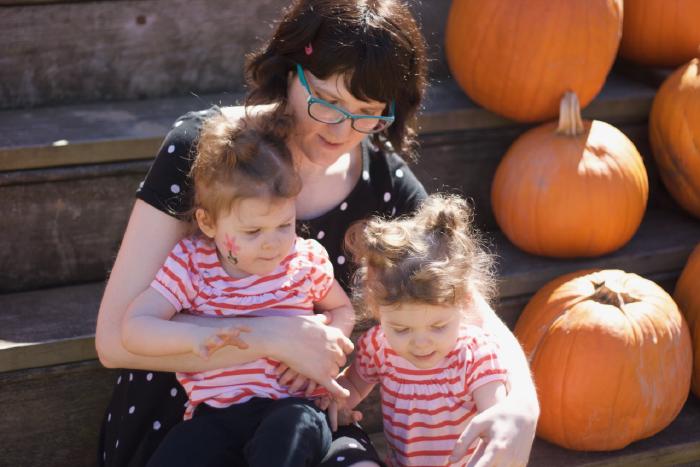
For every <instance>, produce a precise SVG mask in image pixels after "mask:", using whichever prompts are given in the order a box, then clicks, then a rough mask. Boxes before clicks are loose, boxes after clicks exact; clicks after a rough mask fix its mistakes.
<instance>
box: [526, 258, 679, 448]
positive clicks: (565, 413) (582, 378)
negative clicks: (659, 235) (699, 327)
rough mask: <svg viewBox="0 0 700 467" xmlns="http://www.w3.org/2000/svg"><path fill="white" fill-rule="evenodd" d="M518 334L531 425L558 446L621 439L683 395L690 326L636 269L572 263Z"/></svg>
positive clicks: (648, 430) (648, 432)
mask: <svg viewBox="0 0 700 467" xmlns="http://www.w3.org/2000/svg"><path fill="white" fill-rule="evenodd" d="M515 335H516V336H517V337H518V339H519V340H520V343H521V344H522V346H523V349H524V351H525V353H526V355H527V356H528V359H529V360H530V364H531V367H532V372H533V376H534V379H535V384H536V386H537V391H538V395H539V400H540V408H541V414H540V419H539V422H538V426H537V434H538V435H539V436H540V437H542V438H544V439H546V440H547V441H550V442H553V443H556V444H558V445H560V446H563V447H566V448H569V449H577V450H586V451H604V450H613V449H621V448H623V447H625V446H627V445H628V444H629V443H631V442H633V441H636V440H639V439H643V438H647V437H649V436H652V435H654V434H655V433H657V432H659V431H661V430H662V429H664V428H665V427H666V426H667V425H668V424H669V423H671V421H673V420H674V419H675V417H676V416H677V415H678V413H679V412H680V410H681V408H682V406H683V404H684V403H685V401H686V398H687V396H688V391H689V388H690V374H691V366H692V363H691V359H692V354H691V344H690V335H689V333H688V326H687V324H686V323H685V321H684V319H683V317H682V316H681V314H680V312H679V311H678V308H677V307H676V304H675V303H674V302H673V299H672V298H671V297H670V296H669V295H668V294H667V293H666V292H665V291H664V290H663V289H662V288H661V287H659V286H658V285H656V284H655V283H653V282H651V281H649V280H646V279H644V278H642V277H639V276H637V275H636V274H628V273H626V272H624V271H619V270H604V271H579V272H576V273H571V274H568V275H565V276H562V277H559V278H558V279H555V280H553V281H551V282H550V283H548V284H546V285H545V286H544V287H542V289H540V290H539V291H538V292H537V293H536V294H535V295H534V296H533V297H532V299H531V300H530V302H529V303H528V304H527V306H526V308H525V310H524V311H523V313H522V315H521V316H520V318H519V320H518V322H517V324H516V327H515Z"/></svg>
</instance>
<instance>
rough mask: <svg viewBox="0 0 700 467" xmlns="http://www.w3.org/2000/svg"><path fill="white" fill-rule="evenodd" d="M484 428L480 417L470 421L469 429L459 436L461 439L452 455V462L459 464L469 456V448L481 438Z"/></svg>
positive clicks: (458, 439)
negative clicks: (479, 419)
mask: <svg viewBox="0 0 700 467" xmlns="http://www.w3.org/2000/svg"><path fill="white" fill-rule="evenodd" d="M483 428H484V427H483V426H482V425H481V424H480V423H479V421H478V415H477V416H476V417H474V418H472V419H471V420H470V421H469V423H468V424H467V427H466V428H465V429H464V431H463V432H462V434H461V435H459V438H457V442H456V443H455V447H454V448H453V449H452V454H451V455H450V462H457V461H459V460H460V459H462V458H463V457H464V456H466V455H467V451H468V450H469V446H471V445H472V444H473V443H474V441H475V440H476V439H478V438H479V435H480V434H481V431H482V430H483ZM481 444H483V443H481Z"/></svg>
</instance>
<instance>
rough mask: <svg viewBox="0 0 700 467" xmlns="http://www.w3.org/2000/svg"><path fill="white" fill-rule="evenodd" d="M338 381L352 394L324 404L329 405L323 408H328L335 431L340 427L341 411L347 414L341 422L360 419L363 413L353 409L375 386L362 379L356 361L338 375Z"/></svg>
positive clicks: (332, 427)
mask: <svg viewBox="0 0 700 467" xmlns="http://www.w3.org/2000/svg"><path fill="white" fill-rule="evenodd" d="M337 381H338V383H339V384H340V385H341V386H343V387H344V388H345V389H347V390H348V391H349V392H350V395H349V396H348V397H347V398H345V399H335V400H333V401H329V402H330V403H329V404H324V405H327V407H322V408H323V409H326V408H328V419H329V421H330V423H331V429H332V430H333V431H336V430H337V429H338V415H339V413H340V414H345V419H341V424H345V425H347V424H349V423H352V422H353V421H359V419H360V418H361V417H362V415H361V414H359V412H354V411H353V409H354V408H355V407H357V405H358V404H359V403H360V402H362V401H363V400H364V398H365V397H367V395H368V394H369V393H370V392H371V391H372V389H373V388H374V386H375V385H374V383H368V382H367V381H365V380H364V379H362V377H361V376H360V375H359V374H358V373H357V370H356V367H355V362H353V363H351V364H350V366H348V367H347V368H345V370H343V372H342V373H340V374H339V375H338V378H337Z"/></svg>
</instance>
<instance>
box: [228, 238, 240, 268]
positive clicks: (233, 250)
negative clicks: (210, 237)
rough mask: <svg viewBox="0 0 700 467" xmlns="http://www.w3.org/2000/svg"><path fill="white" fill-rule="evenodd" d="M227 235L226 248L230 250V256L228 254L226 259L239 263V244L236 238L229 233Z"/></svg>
mask: <svg viewBox="0 0 700 467" xmlns="http://www.w3.org/2000/svg"><path fill="white" fill-rule="evenodd" d="M225 235H226V249H227V250H228V256H226V259H227V260H229V261H231V262H232V263H233V264H238V258H237V257H236V255H237V254H238V245H236V239H235V238H232V237H229V236H228V234H225Z"/></svg>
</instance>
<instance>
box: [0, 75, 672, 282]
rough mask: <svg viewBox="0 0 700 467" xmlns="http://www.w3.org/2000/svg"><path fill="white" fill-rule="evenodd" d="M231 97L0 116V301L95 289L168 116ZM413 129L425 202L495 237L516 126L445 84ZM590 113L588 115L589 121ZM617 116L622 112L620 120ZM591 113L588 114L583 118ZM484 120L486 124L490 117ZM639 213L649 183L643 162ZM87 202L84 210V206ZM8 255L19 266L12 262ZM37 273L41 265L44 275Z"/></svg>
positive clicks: (638, 107) (620, 97)
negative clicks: (461, 209)
mask: <svg viewBox="0 0 700 467" xmlns="http://www.w3.org/2000/svg"><path fill="white" fill-rule="evenodd" d="M630 83H631V82H627V81H624V80H622V81H621V80H618V79H617V78H615V77H611V79H610V80H609V83H608V84H609V85H608V86H606V88H605V90H604V92H603V93H602V94H601V97H600V99H599V100H598V101H596V102H594V104H592V105H591V107H590V108H591V109H592V112H593V111H595V112H600V113H602V114H605V115H608V116H610V117H614V118H620V119H621V123H620V124H619V125H620V128H621V129H622V130H623V131H625V132H626V133H627V134H628V136H630V137H631V138H632V139H633V140H634V141H635V142H636V143H637V145H638V147H639V149H640V150H641V151H642V154H645V156H647V159H648V156H649V152H648V143H647V130H646V125H645V123H644V120H645V119H646V113H645V112H646V110H645V109H646V107H648V105H649V104H650V102H651V98H652V96H653V89H652V88H649V87H644V86H640V85H637V84H635V83H631V84H630ZM227 97H228V98H232V96H222V95H209V96H206V97H193V96H190V97H189V98H180V99H152V100H149V101H136V102H129V103H121V104H105V103H102V104H91V105H82V106H67V107H60V108H58V107H57V108H45V109H35V110H25V111H5V112H0V127H3V128H5V129H6V131H5V132H3V134H2V135H0V207H4V208H5V210H6V212H10V213H13V212H14V213H22V215H21V216H20V215H9V216H6V221H5V226H6V228H5V229H2V230H0V244H4V245H13V248H12V249H0V265H2V266H3V267H0V293H9V292H16V291H22V290H32V289H39V288H46V287H54V286H61V285H64V284H71V283H85V282H90V281H99V280H102V279H104V277H105V276H106V271H107V270H108V269H109V268H110V267H111V264H112V261H113V258H114V255H115V253H116V250H117V247H118V245H119V241H120V240H121V235H122V232H123V229H124V226H125V225H126V222H127V219H128V216H129V213H130V210H131V206H132V203H133V200H134V197H133V194H134V192H135V190H136V188H137V187H138V184H139V183H140V181H141V180H142V179H143V177H144V175H145V173H146V171H147V169H148V166H149V164H150V161H149V159H150V158H152V157H153V154H155V152H156V151H157V147H158V145H159V144H160V141H161V139H162V137H163V136H164V134H165V133H166V132H167V131H168V129H169V128H171V125H172V123H173V121H174V120H175V119H176V118H177V116H179V115H181V114H183V113H185V112H186V111H187V110H189V109H193V108H204V107H208V106H209V105H210V104H212V103H221V104H223V105H227V104H230V103H232V102H231V101H222V99H226V98H227ZM427 102H428V104H427V106H426V110H425V112H424V113H423V116H422V117H421V121H420V124H421V126H422V127H423V133H421V135H420V140H421V143H422V148H421V155H422V158H421V160H420V162H419V163H418V164H417V165H415V166H414V168H415V171H416V174H417V176H418V177H419V178H420V179H421V181H423V182H424V184H425V185H426V188H427V189H428V191H431V192H432V191H435V190H449V191H456V192H459V193H462V194H464V195H465V196H468V197H470V198H471V199H472V200H473V201H474V205H475V208H476V212H477V222H478V224H479V226H480V227H481V228H482V229H486V230H492V229H496V228H497V226H496V223H495V220H494V219H493V215H492V213H491V204H490V180H491V179H492V178H493V174H494V172H495V170H496V167H497V165H498V162H499V161H500V158H501V157H502V155H503V153H504V152H505V151H506V149H507V148H508V146H509V145H510V143H511V142H512V141H513V140H514V139H515V138H516V137H517V136H518V135H519V134H520V133H522V132H523V131H524V130H525V129H526V128H527V127H526V126H524V125H519V126H498V125H507V124H509V123H510V122H506V121H505V120H503V121H501V122H500V123H497V122H494V121H492V122H491V123H489V124H490V125H492V126H491V127H486V126H484V125H485V124H484V123H483V121H486V122H488V121H489V119H490V118H491V117H489V115H490V114H489V113H488V112H486V111H484V110H483V109H481V108H479V107H477V106H474V104H473V103H471V102H470V101H469V99H468V98H467V97H466V96H464V94H463V93H462V92H461V91H460V90H459V89H458V88H457V87H456V85H454V83H452V82H451V81H447V82H443V83H442V85H440V86H437V87H434V88H433V89H432V91H431V93H430V94H429V98H428V101H427ZM596 109H598V110H596ZM618 109H623V110H625V111H626V112H627V113H626V114H620V113H619V112H618ZM595 112H594V113H595ZM491 119H492V120H493V118H491ZM647 166H648V168H649V172H650V179H651V203H652V205H653V204H654V203H656V199H657V198H658V197H657V196H656V193H657V192H659V189H658V186H659V184H658V179H657V177H656V176H655V174H654V165H653V163H652V162H651V161H649V160H648V161H647ZM87 200H90V202H89V203H88V202H87ZM17 255H20V256H22V258H23V261H21V262H18V261H14V258H16V257H17ZM46 265H51V266H52V267H51V268H47V267H46Z"/></svg>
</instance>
